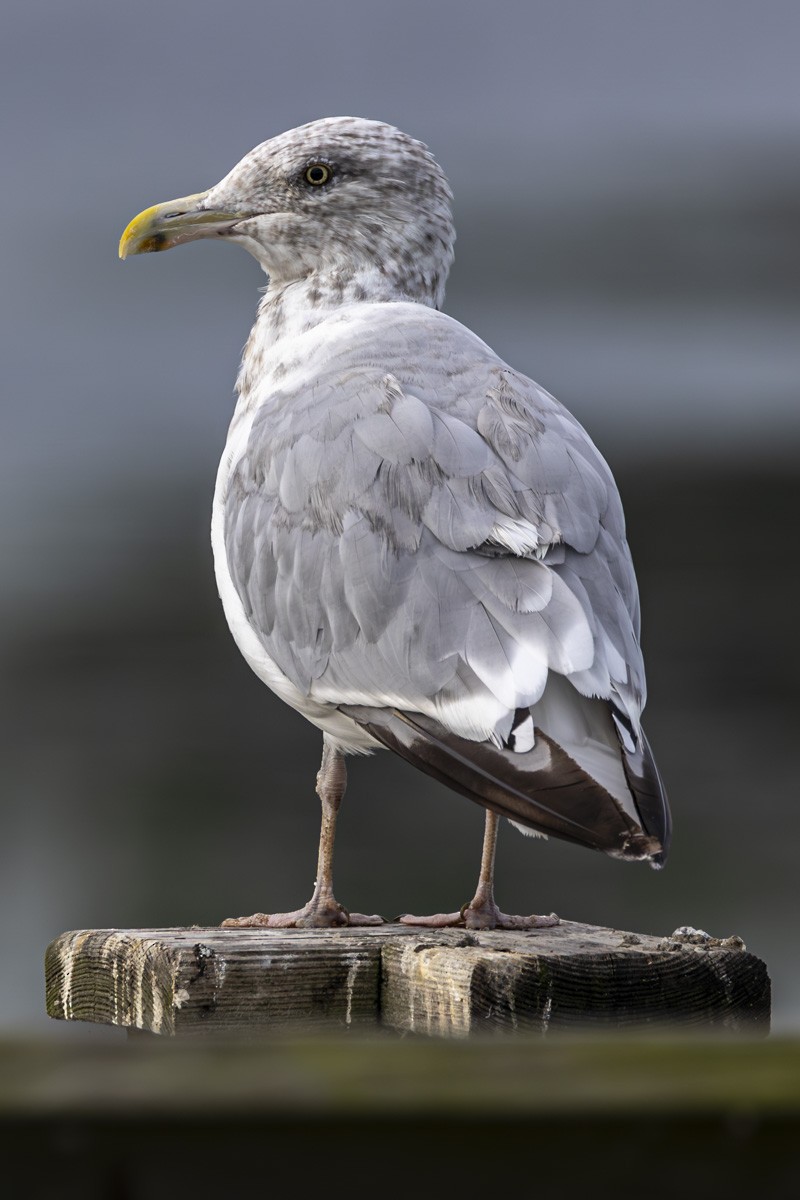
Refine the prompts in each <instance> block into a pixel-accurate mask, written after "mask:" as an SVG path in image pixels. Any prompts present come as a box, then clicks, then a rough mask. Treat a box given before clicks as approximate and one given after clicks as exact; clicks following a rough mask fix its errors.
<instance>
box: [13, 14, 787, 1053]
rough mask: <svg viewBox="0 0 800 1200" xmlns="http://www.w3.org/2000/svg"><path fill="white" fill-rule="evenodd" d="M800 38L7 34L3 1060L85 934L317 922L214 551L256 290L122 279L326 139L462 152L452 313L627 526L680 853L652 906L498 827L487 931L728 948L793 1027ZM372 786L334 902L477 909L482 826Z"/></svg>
mask: <svg viewBox="0 0 800 1200" xmlns="http://www.w3.org/2000/svg"><path fill="white" fill-rule="evenodd" d="M799 45H800V5H798V4H796V3H793V2H791V0H786V2H784V3H781V2H776V0H759V2H757V3H756V2H755V0H752V2H749V3H742V2H740V0H691V2H683V0H669V2H668V3H667V2H666V0H663V2H654V3H642V2H641V0H637V2H629V0H619V2H612V0H582V2H578V0H557V2H556V0H552V2H544V0H528V2H527V3H522V2H520V3H513V2H510V0H493V3H491V4H489V3H477V2H475V0H439V2H436V3H434V2H432V0H427V2H420V0H403V2H402V3H399V2H398V3H392V4H386V3H381V2H376V0H370V2H366V0H363V2H362V0H339V2H336V0H334V2H331V0H328V2H327V3H326V2H322V0H313V2H303V0H295V3H293V4H291V5H289V4H276V3H270V2H269V0H267V2H263V0H262V2H261V3H254V2H251V0H226V2H225V4H223V5H211V4H209V3H207V2H204V0H192V2H190V0H160V2H158V3H155V2H154V0H139V2H138V3H137V4H136V5H134V6H131V5H130V4H125V5H123V4H122V3H118V2H110V0H70V3H69V4H65V3H63V0H25V2H24V3H21V2H19V0H18V2H16V3H10V4H7V5H6V7H5V9H4V14H3V17H2V38H1V39H0V60H1V66H0V122H2V127H3V128H2V147H3V157H2V162H3V187H2V202H3V206H4V213H3V218H2V279H3V285H4V286H3V289H2V292H3V295H2V303H3V313H2V320H1V321H0V338H2V358H1V359H0V361H1V362H2V372H3V386H2V433H1V435H0V486H1V487H2V500H3V502H2V507H1V508H0V538H1V539H2V555H3V563H2V593H1V594H0V613H1V615H2V620H1V621H0V657H1V658H2V678H3V685H4V687H3V705H4V712H3V716H2V724H1V726H0V728H1V734H0V736H2V740H3V755H2V798H3V819H2V879H1V880H0V895H2V909H1V910H0V911H1V912H2V918H1V919H0V933H1V934H2V943H3V945H2V959H0V961H2V978H0V1022H2V1023H3V1025H4V1026H5V1027H6V1028H7V1029H8V1028H14V1029H20V1030H21V1029H38V1030H40V1031H42V1030H44V1028H45V1026H46V1018H45V1017H44V1016H43V990H42V968H41V957H42V952H43V950H44V947H45V945H46V943H47V941H48V940H49V939H50V938H52V937H53V936H55V935H56V934H58V933H60V932H61V931H62V930H65V929H70V928H78V927H86V926H100V927H104V926H147V925H178V924H184V923H185V924H191V923H201V924H202V923H212V922H217V921H219V920H220V919H221V918H222V917H224V916H227V915H234V914H240V913H245V912H251V911H253V910H254V909H263V910H267V911H269V910H270V909H279V908H287V907H293V906H295V905H297V904H300V903H302V902H303V901H304V900H305V899H306V898H307V895H308V893H309V891H310V887H311V883H312V880H313V874H314V865H315V853H316V838H317V828H318V807H317V801H316V797H315V795H314V791H313V783H314V774H315V771H316V767H317V759H318V754H319V748H320V746H319V735H318V734H317V732H316V731H315V730H314V729H312V728H311V727H310V726H308V725H306V724H305V723H304V722H303V720H302V718H300V717H299V716H297V715H295V714H293V713H292V712H290V711H289V710H288V709H286V708H284V707H283V706H282V705H281V704H280V702H279V701H278V700H277V699H275V698H273V697H272V696H271V695H270V693H269V692H268V691H267V690H266V689H265V688H264V687H263V686H262V685H261V684H260V683H259V682H258V681H257V680H256V678H255V677H254V676H252V675H250V673H249V672H248V669H247V667H246V666H245V664H244V662H243V661H242V660H241V659H240V658H239V655H238V652H237V651H236V649H235V647H234V645H233V642H232V640H231V639H230V637H229V635H228V632H227V629H226V627H225V623H224V619H223V616H222V613H221V610H220V608H219V604H218V601H217V598H216V594H215V587H214V581H213V574H212V566H211V554H210V548H209V544H208V523H209V509H210V501H211V493H212V488H213V479H214V473H215V470H216V463H217V459H218V456H219V453H220V450H221V447H222V445H223V443H224V439H225V431H226V427H227V423H228V421H229V419H230V414H231V411H232V405H233V397H232V388H233V380H234V377H235V372H236V367H237V362H238V355H239V352H240V348H241V346H242V344H243V343H244V340H245V338H246V336H247V332H248V330H249V327H250V323H251V320H252V315H253V312H254V308H255V305H256V302H257V299H258V296H257V292H256V289H257V288H258V287H260V286H262V285H263V283H264V282H265V281H264V278H263V276H262V275H261V273H260V271H259V269H258V268H257V266H256V265H255V263H254V262H253V261H252V260H251V259H250V258H249V257H248V256H247V255H245V254H244V253H243V252H242V251H240V250H238V249H236V248H232V247H223V246H219V245H210V244H203V243H201V244H200V245H195V246H191V247H189V248H186V249H181V250H180V251H176V252H174V253H172V254H168V255H164V256H159V257H157V258H141V259H134V260H133V261H131V262H128V263H126V264H125V265H124V266H123V265H122V264H120V263H119V262H118V261H117V257H116V245H117V240H118V237H119V234H120V232H121V230H122V228H123V226H124V225H125V224H126V222H127V221H128V220H129V218H130V217H131V216H133V214H134V213H136V212H138V211H139V210H140V209H142V208H144V207H145V206H146V205H149V204H151V203H154V202H156V201H160V200H165V199H169V198H171V197H174V196H180V195H184V194H186V193H188V192H193V191H197V190H200V189H202V188H204V187H207V186H209V185H210V184H212V183H214V182H215V181H216V180H217V179H219V178H220V177H221V176H222V175H223V174H224V173H225V172H226V171H227V170H228V169H229V167H230V166H232V165H233V163H234V162H236V161H237V159H238V158H240V157H241V155H242V154H243V153H245V152H246V151H247V150H248V149H249V148H250V147H251V146H252V145H254V144H255V143H257V142H259V141H262V140H264V139H266V138H268V137H270V136H272V135H273V134H275V133H278V132H280V131H281V130H283V129H285V128H289V127H291V126H294V125H298V124H301V123H302V122H304V121H307V120H310V119H313V118H315V117H318V116H324V115H336V114H357V115H363V116H369V117H376V118H381V119H384V120H387V121H390V122H393V123H394V124H397V125H399V126H401V127H402V128H404V129H406V130H407V131H408V132H410V133H412V134H414V135H415V136H417V137H419V138H422V139H423V140H424V141H426V142H428V144H429V145H430V146H431V147H432V148H433V150H434V151H435V153H436V154H437V156H438V157H439V159H440V161H441V162H442V164H443V165H444V167H445V169H446V170H447V172H448V173H449V176H450V179H451V182H452V184H453V188H454V191H455V195H456V206H455V211H456V219H457V226H458V233H459V240H458V244H457V261H456V266H455V268H454V271H453V274H452V277H451V285H450V288H449V293H448V304H447V309H448V311H449V312H450V313H452V314H453V315H454V316H456V317H458V318H459V319H461V320H463V321H464V322H466V323H467V324H469V325H470V326H472V327H473V328H474V329H475V330H476V331H477V332H478V333H479V334H480V335H481V336H482V337H483V338H485V339H486V340H487V341H488V342H489V343H490V344H492V345H493V346H494V347H495V349H496V350H497V351H498V352H499V353H500V354H502V355H503V356H504V357H506V358H507V359H508V360H509V361H510V362H512V363H513V364H514V365H515V366H516V367H518V368H520V369H522V370H524V371H525V372H527V373H528V374H530V375H532V376H533V377H534V378H535V379H537V380H538V381H539V382H540V383H542V384H543V385H544V386H546V387H547V388H548V389H549V390H551V391H552V392H554V393H555V394H556V395H557V396H559V398H560V399H561V400H563V401H564V402H565V403H566V404H567V405H568V407H570V408H571V409H572V410H573V411H574V412H575V413H576V415H577V416H578V417H579V418H580V419H581V420H582V421H583V423H584V424H585V425H586V426H587V428H588V429H589V431H590V433H591V434H592V436H593V437H594V439H595V441H596V442H597V443H598V444H599V446H600V448H601V449H602V451H603V452H604V454H605V455H606V457H607V458H608V460H609V461H610V463H611V465H612V467H613V468H614V470H615V472H616V474H617V477H618V481H619V484H620V488H621V491H622V494H623V500H624V502H625V505H626V509H627V513H628V519H629V526H630V538H631V543H632V547H633V551H634V557H635V560H636V563H637V567H638V571H639V577H640V584H641V589H642V596H643V608H644V644H645V653H646V658H647V662H648V667H649V683H650V695H651V699H650V703H649V706H648V711H647V722H646V724H647V728H648V732H649V736H650V739H651V742H652V743H653V745H654V747H655V750H656V753H657V757H658V761H659V763H660V766H661V769H662V772H663V774H664V777H665V779H666V781H667V785H668V788H669V791H670V795H671V798H672V803H673V808H674V816H675V823H676V833H675V841H674V849H673V854H672V858H671V861H670V864H669V866H668V868H667V870H666V871H664V872H663V873H661V874H658V875H657V874H655V873H653V872H651V871H648V870H646V869H644V868H640V867H636V866H633V865H624V864H621V863H619V862H615V861H613V860H611V859H606V858H603V857H601V856H600V855H595V854H592V853H590V852H589V851H585V850H582V849H578V848H574V847H570V846H567V845H564V844H560V843H555V842H549V843H546V844H545V843H541V842H531V841H530V840H525V839H523V838H522V837H520V836H519V835H518V834H517V833H516V832H515V831H513V830H511V829H508V828H506V829H504V831H503V835H502V840H501V844H500V849H499V863H498V899H499V901H500V903H501V904H502V905H503V906H505V907H507V908H508V909H510V910H511V911H523V912H528V911H531V910H533V911H537V910H538V911H550V910H551V909H555V910H556V911H557V912H559V913H560V914H561V915H562V916H565V917H571V918H574V919H578V920H585V921H590V922H595V923H601V924H610V925H614V926H619V927H622V928H625V929H634V930H637V929H638V930H644V931H652V932H657V933H669V932H671V931H672V930H673V929H674V928H675V927H676V926H678V925H683V924H692V925H696V926H701V927H703V928H705V929H707V930H709V932H711V933H713V934H717V935H728V934H733V933H737V934H740V935H741V936H742V937H744V939H745V940H746V942H747V943H748V946H749V948H750V949H752V950H753V951H755V952H756V953H758V954H759V955H761V956H762V957H764V958H766V960H767V962H768V963H769V966H770V969H771V973H772V976H773V981H774V987H775V1014H776V1019H777V1023H778V1024H779V1025H780V1026H781V1027H782V1028H790V1029H797V1028H798V1026H799V1025H800V962H799V961H798V956H797V953H796V946H797V935H796V923H797V906H796V882H795V879H796V866H795V859H796V853H797V851H796V847H797V844H798V840H799V839H800V814H799V808H800V806H799V805H798V795H797V785H796V782H795V778H796V767H795V758H796V747H797V743H798V736H797V705H796V694H795V681H796V679H797V675H798V665H800V664H798V639H797V635H796V620H797V618H796V614H797V612H798V601H800V595H798V592H799V591H800V589H799V588H798V581H797V569H796V565H795V549H794V542H795V530H796V522H797V511H798V509H797V502H798V497H799V496H800V486H799V485H800V480H799V477H798V470H797V451H798V442H799V441H800V436H799V435H800V415H799V414H800V406H798V391H799V390H800V339H798V336H797V331H798V315H800V314H799V312H798V309H799V307H800V306H799V304H798V267H800V252H799V250H798V246H799V245H800V243H799V242H798V217H799V216H800V211H799V208H800V205H799V202H800V154H799V153H798V151H799V150H800V71H798V46H799ZM350 781H351V782H350V790H349V793H348V798H347V801H346V803H345V807H344V809H343V815H342V820H341V823H340V837H339V845H338V856H337V891H338V893H339V895H340V898H341V899H342V901H343V902H344V903H345V904H347V905H348V906H350V907H352V908H354V909H361V910H363V911H368V912H371V911H375V910H378V911H382V912H383V913H384V914H385V915H386V916H393V915H395V914H396V913H398V912H400V911H404V910H407V909H411V910H415V911H425V910H427V909H440V908H442V907H443V906H446V907H449V908H452V907H453V906H455V905H457V904H460V903H462V902H463V901H464V900H466V899H468V897H469V896H470V895H471V894H472V891H471V889H472V888H473V886H474V880H475V874H476V871H477V866H478V857H479V851H480V835H481V823H482V815H481V812H480V811H479V810H478V809H477V808H474V807H473V806H471V805H470V804H469V802H468V801H466V800H464V799H462V798H461V797H459V796H456V795H455V794H452V793H449V792H447V791H446V790H445V789H444V788H442V787H439V786H438V785H436V784H434V783H433V782H432V781H429V780H428V779H426V778H425V777H423V776H419V775H417V774H415V773H414V772H413V770H412V769H411V768H409V767H406V766H405V765H404V764H403V763H401V762H400V761H394V760H392V759H391V758H390V756H389V755H387V754H383V755H380V756H378V757H377V758H374V759H371V760H368V761H359V762H356V763H354V764H353V766H352V768H351V772H350ZM57 1031H58V1032H59V1033H61V1034H62V1035H64V1034H65V1030H64V1028H63V1027H60V1028H59V1029H58V1030H57Z"/></svg>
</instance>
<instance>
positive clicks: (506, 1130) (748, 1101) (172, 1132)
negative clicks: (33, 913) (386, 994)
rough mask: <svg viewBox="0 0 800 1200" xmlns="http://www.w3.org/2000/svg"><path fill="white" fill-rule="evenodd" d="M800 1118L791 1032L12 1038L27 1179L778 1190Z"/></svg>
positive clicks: (4, 1125) (123, 1198) (81, 1189)
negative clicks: (757, 1035)
mask: <svg viewBox="0 0 800 1200" xmlns="http://www.w3.org/2000/svg"><path fill="white" fill-rule="evenodd" d="M64 1032H66V1031H64ZM76 1032H77V1031H76ZM87 1032H88V1031H87ZM91 1032H93V1033H94V1034H97V1033H98V1032H99V1031H97V1030H94V1031H91ZM109 1036H111V1035H109ZM798 1133H800V1045H799V1044H798V1043H797V1042H795V1041H788V1040H779V1039H778V1040H771V1039H750V1038H745V1037H742V1036H741V1035H739V1036H736V1037H731V1036H727V1035H717V1036H716V1037H714V1038H710V1037H708V1036H706V1035H704V1036H702V1037H701V1036H699V1035H696V1034H695V1035H686V1034H684V1035H682V1036H681V1037H675V1036H673V1037H661V1038H654V1037H652V1036H648V1037H646V1038H645V1037H642V1036H636V1035H631V1034H619V1033H614V1034H608V1035H606V1036H605V1037H603V1038H598V1037H597V1036H596V1035H593V1036H592V1037H586V1036H576V1035H574V1034H561V1035H559V1036H556V1035H553V1036H552V1037H550V1038H547V1039H543V1038H542V1037H541V1036H525V1035H520V1036H519V1037H517V1038H504V1037H500V1038H498V1037H496V1036H490V1037H477V1038H472V1039H466V1040H455V1039H449V1040H439V1039H427V1038H417V1037H414V1036H413V1035H410V1036H407V1037H405V1038H398V1037H396V1036H389V1035H387V1034H381V1035H377V1034H375V1033H373V1034H372V1035H371V1036H369V1037H365V1036H364V1035H363V1034H358V1033H355V1032H353V1031H351V1032H349V1033H345V1032H340V1033H339V1034H338V1035H337V1036H331V1035H327V1036H326V1037H324V1038H320V1037H317V1038H315V1039H308V1038H306V1039H304V1040H298V1039H292V1038H287V1037H284V1038H282V1039H280V1040H278V1039H274V1038H273V1039H270V1040H260V1041H259V1040H250V1041H247V1042H244V1043H243V1042H233V1043H232V1042H228V1041H225V1040H220V1039H216V1040H199V1039H189V1038H187V1039H183V1040H181V1039H174V1040H173V1039H164V1038H137V1039H134V1040H132V1041H131V1040H128V1041H125V1040H124V1039H122V1038H121V1040H120V1043H119V1044H118V1045H113V1044H108V1042H107V1041H104V1042H102V1043H101V1044H98V1043H97V1041H96V1040H95V1041H93V1042H91V1041H90V1042H89V1043H86V1042H84V1043H83V1044H81V1043H80V1042H77V1043H76V1041H75V1040H74V1039H65V1038H64V1037H61V1038H58V1039H55V1040H51V1041H49V1042H42V1041H40V1042H38V1043H35V1044H32V1043H27V1044H26V1043H16V1044H12V1043H6V1044H2V1043H0V1153H2V1156H3V1177H4V1182H6V1183H7V1182H8V1181H9V1180H11V1181H12V1182H13V1183H16V1184H17V1189H16V1190H13V1188H12V1190H10V1191H8V1192H7V1193H6V1194H8V1195H12V1196H24V1197H25V1198H26V1200H29V1198H30V1200H38V1197H40V1196H41V1197H47V1198H48V1200H50V1198H51V1197H54V1196H57V1197H58V1198H59V1200H73V1197H74V1198H75V1200H78V1198H79V1197H80V1200H93V1198H95V1197H97V1198H98V1200H100V1198H102V1200H106V1198H108V1200H175V1197H177V1196H182V1195H191V1196H193V1197H205V1196H214V1197H219V1196H236V1197H240V1196H241V1197H249V1196H262V1195H278V1196H282V1195H286V1196H298V1197H304V1196H306V1195H323V1196H324V1195H326V1194H328V1192H330V1193H331V1195H338V1194H351V1195H353V1196H361V1195H368V1196H369V1195H379V1196H381V1197H393V1196H402V1197H404V1198H405V1197H408V1196H419V1197H421V1198H427V1197H438V1196H441V1195H446V1196H452V1197H458V1198H459V1200H461V1198H462V1197H467V1198H470V1197H475V1198H476V1200H478V1198H481V1200H485V1197H486V1196H493V1195H499V1196H502V1195H509V1194H511V1187H512V1186H513V1187H514V1188H515V1189H516V1188H517V1187H519V1188H520V1189H523V1188H524V1189H525V1193H527V1192H530V1193H531V1194H533V1195H537V1194H540V1195H546V1196H556V1197H558V1196H563V1197H570V1196H573V1195H576V1194H580V1195H587V1196H592V1197H604V1196H614V1197H615V1198H616V1200H618V1198H619V1197H620V1196H622V1197H625V1196H636V1197H637V1200H640V1198H641V1197H642V1196H646V1197H647V1198H648V1200H661V1198H664V1200H667V1198H669V1200H674V1197H675V1196H680V1197H681V1198H682V1200H687V1198H690V1197H695V1196H697V1197H703V1198H704V1200H716V1198H717V1197H725V1198H726V1200H727V1198H729V1197H740V1196H741V1197H748V1198H752V1197H759V1198H761V1197H765V1198H767V1197H769V1198H772V1197H787V1198H788V1197H793V1196H796V1195H798V1194H800V1191H799V1190H798V1185H800V1155H798V1152H797V1146H798Z"/></svg>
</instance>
